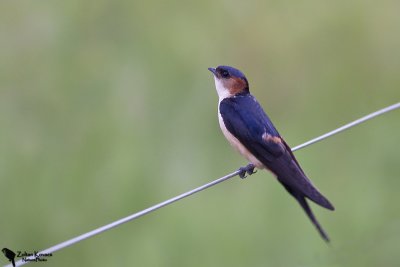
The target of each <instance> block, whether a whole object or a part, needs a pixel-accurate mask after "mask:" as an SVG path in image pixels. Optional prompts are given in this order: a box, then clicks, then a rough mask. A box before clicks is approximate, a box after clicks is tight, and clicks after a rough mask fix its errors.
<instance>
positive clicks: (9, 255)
mask: <svg viewBox="0 0 400 267" xmlns="http://www.w3.org/2000/svg"><path fill="white" fill-rule="evenodd" d="M1 251H2V252H3V254H4V256H6V258H7V259H8V260H9V261H10V262H11V263H12V266H14V267H15V253H14V251H12V250H11V249H8V248H3V249H2V250H1Z"/></svg>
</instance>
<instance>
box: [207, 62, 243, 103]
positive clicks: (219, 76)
mask: <svg viewBox="0 0 400 267" xmlns="http://www.w3.org/2000/svg"><path fill="white" fill-rule="evenodd" d="M208 70H209V71H211V72H212V73H213V74H214V80H215V88H216V89H217V93H218V97H219V99H220V101H221V100H222V99H224V98H227V97H232V96H235V95H238V94H246V93H249V83H248V81H247V79H246V76H244V74H243V73H242V72H241V71H240V70H238V69H235V68H233V67H229V66H218V67H217V68H216V69H215V68H208Z"/></svg>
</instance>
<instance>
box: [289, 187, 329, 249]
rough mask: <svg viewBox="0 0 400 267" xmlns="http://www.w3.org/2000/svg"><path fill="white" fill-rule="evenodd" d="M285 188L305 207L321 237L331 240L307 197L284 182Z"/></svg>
mask: <svg viewBox="0 0 400 267" xmlns="http://www.w3.org/2000/svg"><path fill="white" fill-rule="evenodd" d="M282 185H283V186H284V187H285V189H286V190H287V191H288V192H289V193H290V194H291V195H292V196H293V197H294V198H295V199H296V200H297V202H299V204H300V206H301V207H302V208H303V210H304V211H305V212H306V214H307V216H308V218H310V220H311V222H312V223H313V224H314V226H315V228H317V230H318V232H319V234H320V235H321V237H322V238H323V239H324V240H325V241H326V242H329V237H328V235H327V233H326V232H325V231H324V229H322V226H321V225H320V224H319V222H318V221H317V219H316V218H315V216H314V213H313V212H312V210H311V208H310V206H309V205H308V203H307V200H306V198H305V196H304V195H302V194H301V193H298V192H294V191H293V190H291V189H290V188H289V187H288V186H287V185H285V184H282Z"/></svg>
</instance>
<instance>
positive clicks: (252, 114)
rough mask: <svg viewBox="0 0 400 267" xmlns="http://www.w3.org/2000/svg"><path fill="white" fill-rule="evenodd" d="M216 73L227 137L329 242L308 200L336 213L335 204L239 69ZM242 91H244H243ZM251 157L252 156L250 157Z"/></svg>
mask: <svg viewBox="0 0 400 267" xmlns="http://www.w3.org/2000/svg"><path fill="white" fill-rule="evenodd" d="M210 71H212V72H213V73H214V77H215V80H216V87H217V92H218V94H219V96H220V103H219V115H220V125H221V129H222V130H223V132H224V134H225V137H227V138H228V140H229V141H230V143H231V144H232V145H233V146H235V147H236V148H237V149H238V150H239V152H240V153H241V154H243V155H244V156H245V157H246V158H248V159H249V160H250V161H252V160H251V159H253V160H254V161H256V162H252V163H253V164H255V165H256V166H257V164H258V165H259V166H257V167H260V164H261V167H265V168H267V169H269V170H270V171H271V172H272V173H274V174H275V175H276V177H277V179H278V181H279V182H280V183H281V184H282V185H283V186H284V188H285V189H286V190H287V191H288V192H289V193H290V194H291V195H292V196H293V197H294V198H295V199H296V200H297V201H298V202H299V204H300V205H301V207H302V208H303V209H304V211H305V212H306V214H307V215H308V217H309V218H310V220H311V221H312V222H313V224H314V225H315V227H316V228H317V229H318V231H319V232H320V234H321V236H322V237H323V238H324V239H325V240H326V241H329V238H328V236H327V234H326V233H325V231H324V230H323V229H322V227H321V226H320V224H319V223H318V221H317V220H316V218H315V216H314V214H313V213H312V211H311V209H310V207H309V205H308V203H307V201H306V198H308V199H310V200H312V201H314V202H315V203H317V204H319V205H321V206H322V207H325V208H327V209H330V210H333V209H334V207H333V205H332V204H331V203H330V202H329V201H328V200H327V199H326V198H325V197H324V196H323V195H322V194H321V193H320V192H319V191H318V190H317V189H316V187H315V186H314V185H313V184H312V182H311V181H310V180H309V179H308V177H307V176H306V175H305V173H304V171H303V170H302V169H301V167H300V165H299V163H298V162H297V160H296V158H295V156H294V155H293V153H292V151H291V149H290V147H289V146H288V145H287V144H286V142H285V141H284V140H283V138H282V137H281V136H280V134H279V133H278V131H277V130H276V128H275V127H274V125H273V124H272V122H271V120H270V119H269V117H268V116H267V114H266V113H265V112H264V110H263V109H262V107H261V106H260V104H259V103H258V102H257V100H256V99H255V98H254V97H253V96H252V95H251V94H250V92H249V89H248V82H247V80H246V78H245V76H244V75H243V73H242V72H240V71H239V70H237V69H235V68H232V67H228V66H219V67H218V68H217V69H212V68H210ZM240 88H241V89H240ZM249 155H250V156H249Z"/></svg>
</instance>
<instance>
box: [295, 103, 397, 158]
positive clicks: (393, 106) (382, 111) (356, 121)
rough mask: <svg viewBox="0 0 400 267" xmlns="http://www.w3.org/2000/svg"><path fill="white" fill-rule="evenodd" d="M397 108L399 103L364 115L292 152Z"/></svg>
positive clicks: (299, 146) (297, 147)
mask: <svg viewBox="0 0 400 267" xmlns="http://www.w3.org/2000/svg"><path fill="white" fill-rule="evenodd" d="M398 108H400V102H399V103H396V104H393V105H391V106H388V107H386V108H383V109H380V110H378V111H375V112H373V113H371V114H368V115H366V116H364V117H362V118H359V119H358V120H355V121H353V122H350V123H348V124H346V125H343V126H342V127H339V128H337V129H335V130H333V131H330V132H329V133H326V134H323V135H321V136H318V137H317V138H314V139H312V140H310V141H308V142H305V143H304V144H301V145H298V146H296V147H294V148H292V151H296V150H299V149H302V148H303V147H306V146H309V145H312V144H314V143H317V142H319V141H321V140H323V139H325V138H328V137H330V136H332V135H335V134H337V133H340V132H342V131H344V130H347V129H348V128H351V127H353V126H356V125H357V124H360V123H363V122H364V121H367V120H370V119H372V118H374V117H377V116H379V115H382V114H384V113H386V112H389V111H392V110H395V109H398Z"/></svg>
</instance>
